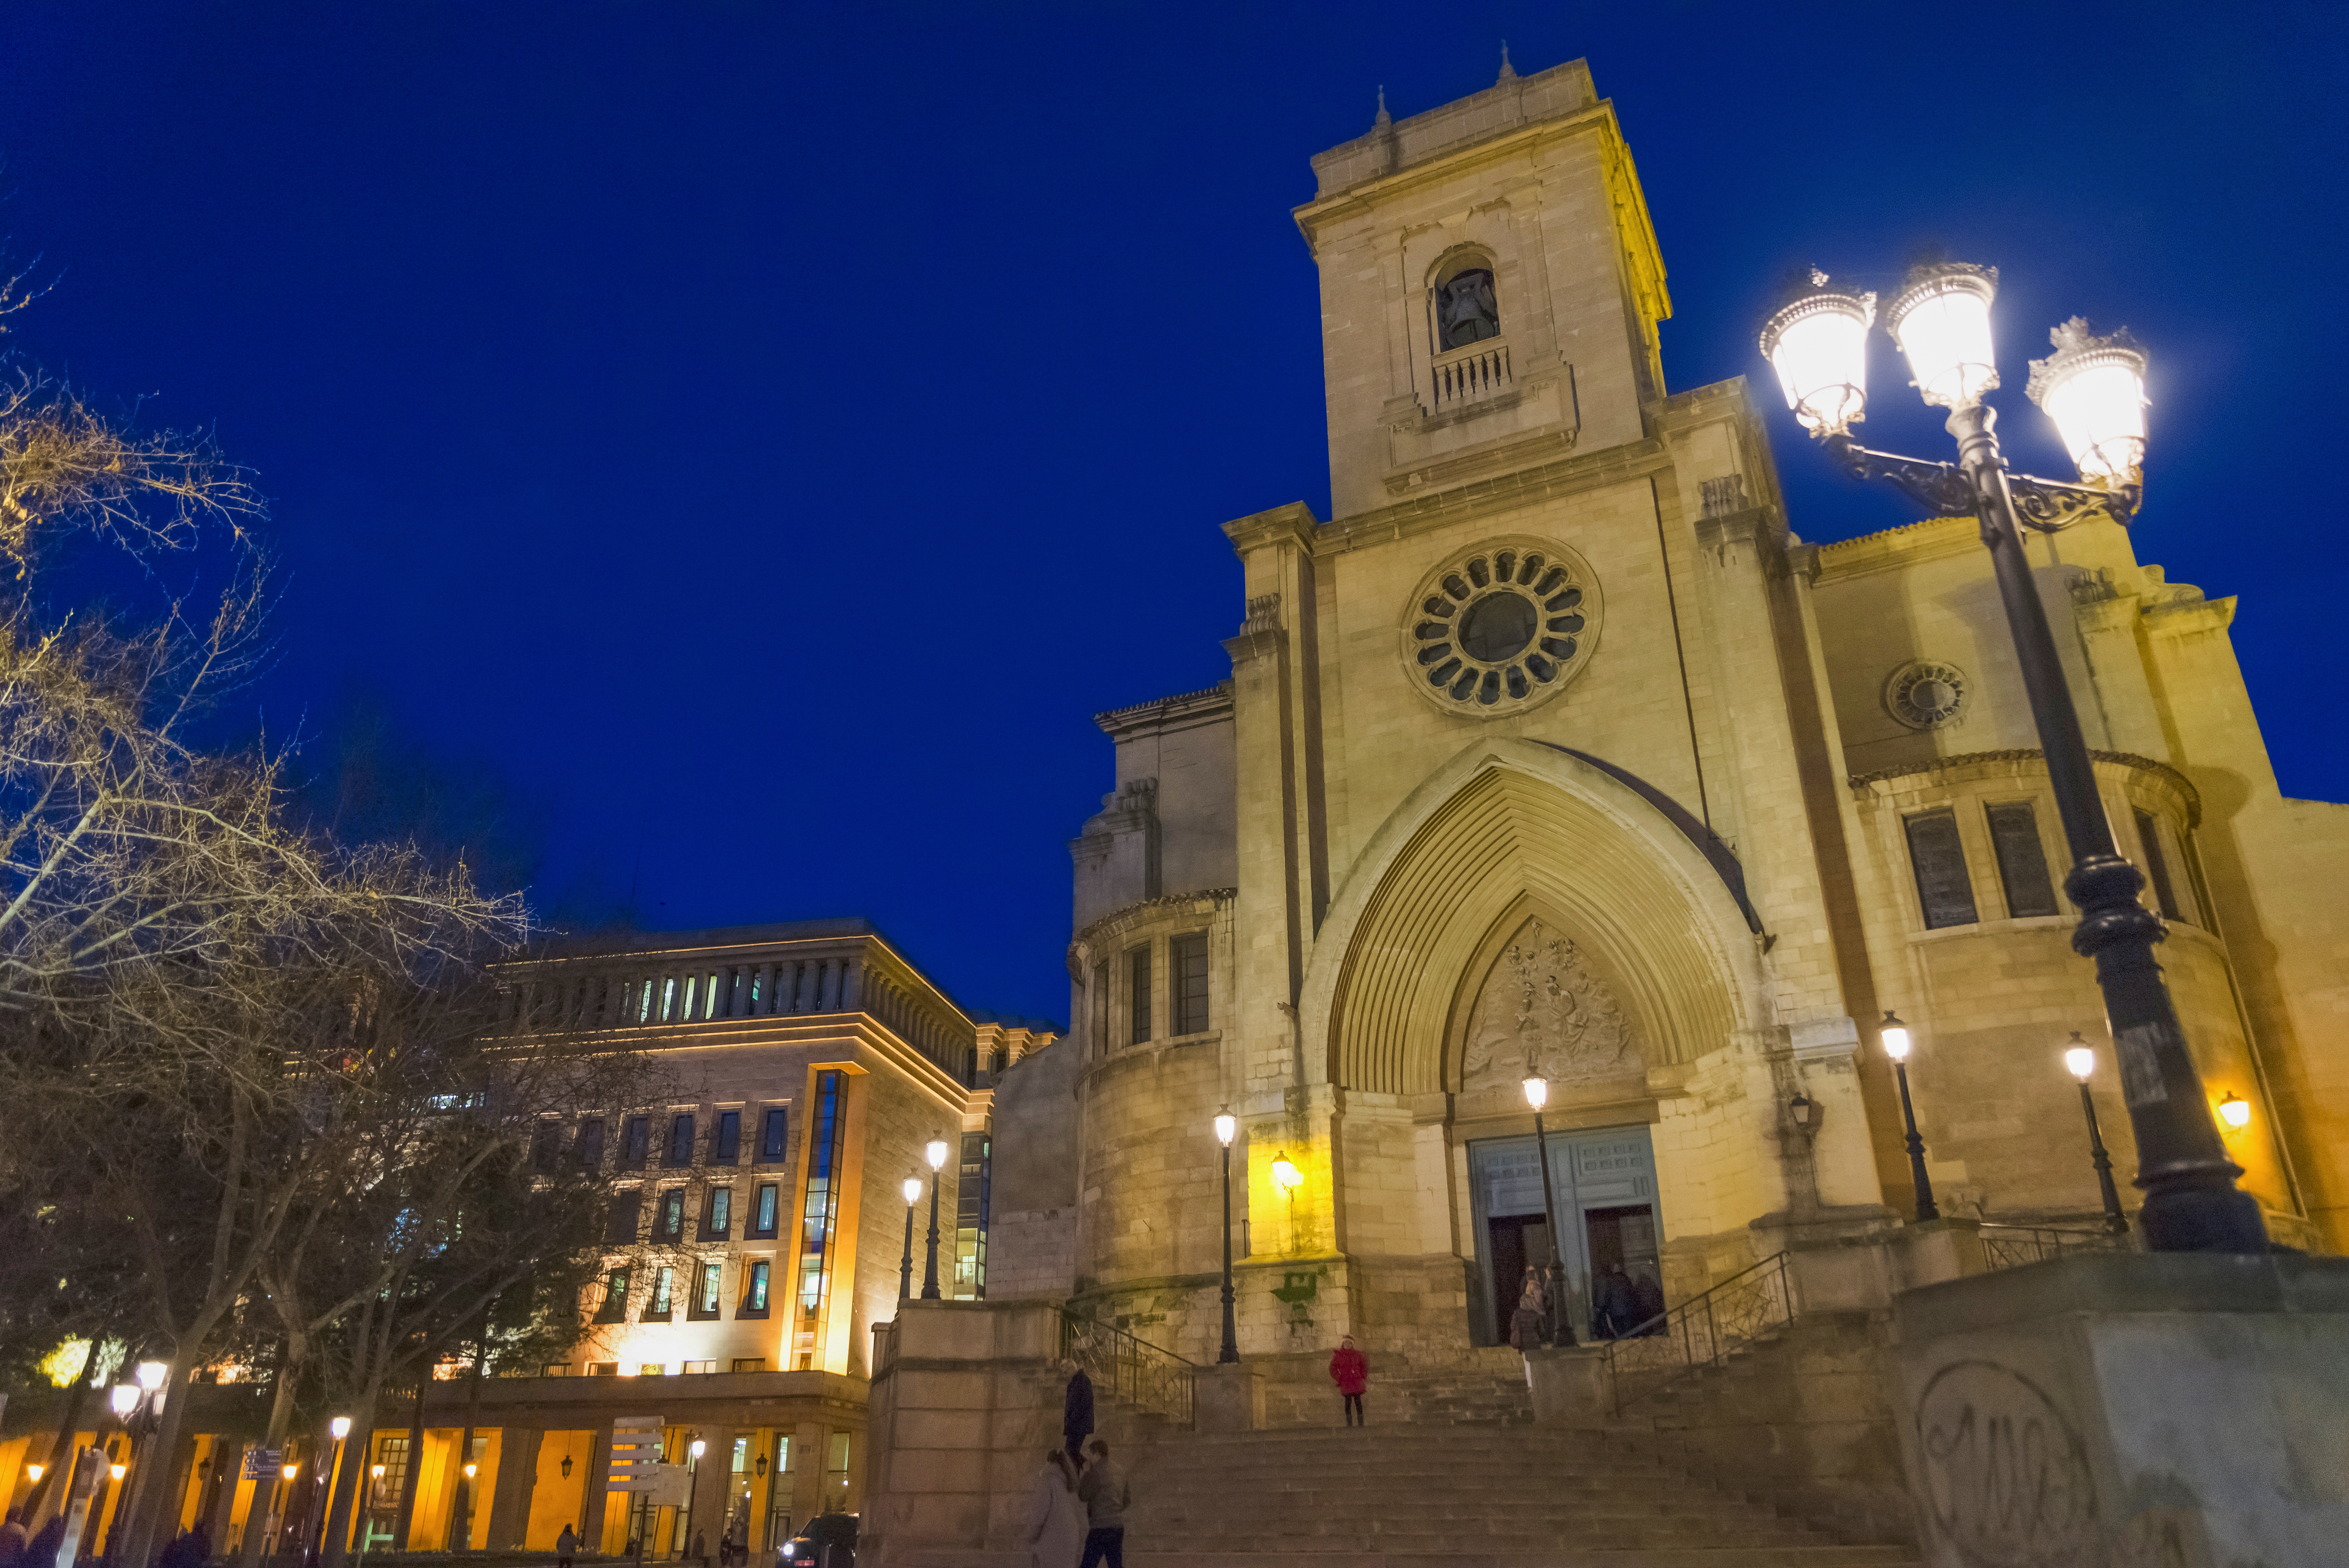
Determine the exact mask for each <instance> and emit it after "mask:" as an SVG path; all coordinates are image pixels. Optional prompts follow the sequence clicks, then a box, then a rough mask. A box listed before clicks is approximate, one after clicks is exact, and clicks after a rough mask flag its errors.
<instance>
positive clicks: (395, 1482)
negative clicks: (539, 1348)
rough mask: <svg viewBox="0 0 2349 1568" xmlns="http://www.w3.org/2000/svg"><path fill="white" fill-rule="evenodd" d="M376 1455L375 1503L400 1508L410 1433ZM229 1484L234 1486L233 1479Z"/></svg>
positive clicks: (391, 1437)
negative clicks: (377, 1472) (378, 1472)
mask: <svg viewBox="0 0 2349 1568" xmlns="http://www.w3.org/2000/svg"><path fill="white" fill-rule="evenodd" d="M590 1370H593V1368H590ZM375 1457H376V1468H377V1469H378V1470H379V1471H380V1472H381V1473H380V1474H378V1476H377V1477H376V1478H375V1496H374V1505H375V1506H376V1507H378V1508H398V1506H399V1491H400V1488H402V1487H404V1486H406V1485H407V1484H408V1434H407V1433H406V1432H393V1433H390V1434H388V1436H386V1437H385V1439H383V1447H382V1449H379V1450H378V1452H377V1454H376V1456H375ZM228 1484H229V1485H232V1486H233V1485H234V1484H235V1482H234V1480H233V1479H232V1480H230V1481H229V1482H228Z"/></svg>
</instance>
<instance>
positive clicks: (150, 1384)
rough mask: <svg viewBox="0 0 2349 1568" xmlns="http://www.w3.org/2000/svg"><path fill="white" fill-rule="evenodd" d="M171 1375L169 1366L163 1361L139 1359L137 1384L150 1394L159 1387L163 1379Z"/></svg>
mask: <svg viewBox="0 0 2349 1568" xmlns="http://www.w3.org/2000/svg"><path fill="white" fill-rule="evenodd" d="M170 1376H171V1367H169V1366H168V1365H167V1364H165V1363H163V1362H160V1361H141V1362H140V1364H139V1386H140V1387H141V1388H144V1389H146V1390H147V1392H149V1393H150V1394H152V1393H153V1392H154V1391H155V1390H156V1389H158V1388H160V1387H162V1386H163V1379H164V1378H166V1377H170Z"/></svg>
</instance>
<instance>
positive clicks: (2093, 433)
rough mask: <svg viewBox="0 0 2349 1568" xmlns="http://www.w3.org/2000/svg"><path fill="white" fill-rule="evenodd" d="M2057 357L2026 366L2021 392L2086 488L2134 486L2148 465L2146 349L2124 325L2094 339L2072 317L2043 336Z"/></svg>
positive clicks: (2078, 321)
mask: <svg viewBox="0 0 2349 1568" xmlns="http://www.w3.org/2000/svg"><path fill="white" fill-rule="evenodd" d="M2047 340H2048V341H2049V342H2050V343H2052V344H2054V346H2055V352H2054V353H2053V354H2051V355H2049V356H2047V357H2046V358H2044V359H2034V360H2033V361H2032V362H2031V380H2030V383H2029V384H2028V385H2027V386H2026V387H2024V390H2025V391H2026V392H2027V393H2029V395H2030V397H2031V400H2032V401H2033V403H2036V404H2038V405H2039V407H2040V408H2041V409H2042V410H2043V411H2044V413H2045V414H2046V416H2047V417H2048V418H2051V419H2053V420H2054V421H2055V430H2056V433H2057V434H2058V435H2060V436H2062V437H2063V438H2064V449H2065V450H2067V451H2069V452H2070V453H2071V454H2072V461H2073V463H2074V465H2075V466H2076V467H2077V468H2078V469H2079V470H2080V477H2081V478H2082V479H2083V480H2086V481H2087V482H2088V483H2090V484H2134V483H2136V482H2137V479H2138V476H2139V474H2140V473H2141V472H2142V470H2143V469H2144V467H2145V350H2144V349H2143V348H2142V347H2140V346H2138V344H2137V340H2136V339H2135V338H2132V337H2131V336H2129V335H2128V329H2127V328H2126V327H2123V328H2122V329H2121V330H2120V331H2118V332H2116V333H2114V334H2113V335H2111V336H2109V337H2091V336H2090V335H2088V324H2087V322H2086V321H2085V319H2083V318H2082V317H2079V316H2076V315H2075V316H2074V317H2073V318H2072V319H2071V320H2069V321H2067V322H2065V323H2064V325H2061V326H2059V327H2056V328H2055V329H2054V331H2052V332H2050V333H2048V335H2047Z"/></svg>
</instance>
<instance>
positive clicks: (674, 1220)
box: [653, 1187, 685, 1242]
mask: <svg viewBox="0 0 2349 1568" xmlns="http://www.w3.org/2000/svg"><path fill="white" fill-rule="evenodd" d="M653 1239H654V1240H655V1241H661V1242H681V1241H683V1240H685V1189H684V1188H682V1187H671V1188H669V1189H668V1190H667V1191H665V1192H663V1193H662V1194H661V1195H660V1212H659V1213H658V1214H657V1215H656V1216H655V1218H654V1220H653Z"/></svg>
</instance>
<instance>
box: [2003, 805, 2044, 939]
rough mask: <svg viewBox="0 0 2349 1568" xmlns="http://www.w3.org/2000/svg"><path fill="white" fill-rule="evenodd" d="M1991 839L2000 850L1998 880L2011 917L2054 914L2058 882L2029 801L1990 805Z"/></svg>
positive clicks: (2019, 917)
mask: <svg viewBox="0 0 2349 1568" xmlns="http://www.w3.org/2000/svg"><path fill="white" fill-rule="evenodd" d="M1990 841H1991V844H1992V848H1994V849H1996V850H1997V851H1998V880H1999V882H2000V883H2001V884H2002V886H2003V887H2004V888H2005V889H2006V913H2007V918H2008V919H2010V920H2021V919H2023V917H2024V916H2026V915H2033V914H2054V913H2059V912H2058V911H2057V910H2056V908H2055V884H2054V882H2051V881H2050V880H2049V879H2048V876H2047V851H2045V849H2044V848H2043V847H2042V846H2041V845H2040V842H2039V819H2038V816H2037V814H2036V813H2034V812H2033V810H2032V809H2031V802H2030V801H2028V800H2007V801H2002V802H2001V803H1999V804H1998V805H1995V806H1992V808H1990Z"/></svg>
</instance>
